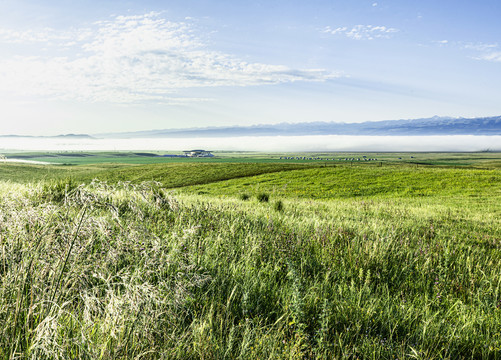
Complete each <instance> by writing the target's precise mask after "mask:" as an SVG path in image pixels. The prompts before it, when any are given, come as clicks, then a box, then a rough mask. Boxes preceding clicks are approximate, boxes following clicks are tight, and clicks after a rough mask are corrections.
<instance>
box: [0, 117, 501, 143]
mask: <svg viewBox="0 0 501 360" xmlns="http://www.w3.org/2000/svg"><path fill="white" fill-rule="evenodd" d="M302 135H366V136H371V135H372V136H388V135H390V136H391V135H394V136H397V135H398V136H411V135H412V136H418V135H422V136H424V135H501V116H493V117H479V118H468V119H467V118H452V117H438V116H434V117H432V118H425V119H414V120H387V121H367V122H362V123H340V122H302V123H280V124H274V125H264V124H263V125H253V126H225V127H205V128H187V129H164V130H149V131H135V132H120V133H118V132H117V133H103V134H93V135H92V136H91V135H87V134H66V135H57V136H42V138H80V139H85V138H87V139H90V138H101V139H102V138H108V139H109V138H111V139H129V138H193V137H234V136H302ZM0 137H20V136H19V135H6V136H0ZM24 137H26V136H24ZM29 137H33V136H29Z"/></svg>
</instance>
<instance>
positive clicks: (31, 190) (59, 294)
mask: <svg viewBox="0 0 501 360" xmlns="http://www.w3.org/2000/svg"><path fill="white" fill-rule="evenodd" d="M326 155H329V157H332V156H333V155H332V154H326ZM276 156H277V154H266V155H265V154H244V153H240V154H234V153H231V154H229V153H228V154H223V153H221V154H220V157H221V161H213V160H216V159H208V160H205V161H201V160H196V161H184V162H166V163H159V164H143V165H139V164H133V163H127V162H125V163H118V162H117V161H115V162H114V163H113V162H110V163H103V162H96V163H91V162H87V163H85V164H83V163H82V165H78V166H61V165H46V166H41V165H26V164H15V163H6V164H0V324H1V325H2V326H0V358H2V359H3V358H5V359H13V358H17V359H28V358H31V359H96V358H101V359H317V358H318V359H334V358H337V359H344V358H346V359H357V358H358V359H459V358H466V359H480V358H482V359H484V358H485V359H498V358H501V330H500V329H501V277H500V276H499V274H501V205H500V204H501V181H500V180H501V169H500V168H499V167H498V164H499V160H500V159H499V154H492V153H479V154H412V155H411V154H389V153H388V154H379V155H378V156H373V155H371V156H372V157H374V158H376V157H377V158H378V160H379V159H380V161H378V162H354V163H353V164H352V163H351V161H349V162H343V161H333V163H329V164H327V165H326V164H325V162H319V161H303V160H301V161H281V160H280V159H279V157H280V156H279V157H278V159H276ZM335 156H339V157H341V155H335ZM342 156H343V157H346V158H348V157H349V156H347V155H346V154H343V155H342ZM384 156H386V157H384ZM411 156H413V158H411ZM419 156H422V158H418V157H419ZM253 157H254V159H256V160H255V161H252V159H253ZM319 157H321V154H319ZM358 157H361V155H360V156H357V158H358ZM399 158H400V159H399ZM187 160H189V159H187ZM272 160H273V161H272ZM413 162H419V164H416V163H413ZM424 163H426V165H425V164H424ZM432 163H433V164H435V165H431V164H432Z"/></svg>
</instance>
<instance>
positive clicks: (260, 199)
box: [257, 193, 270, 202]
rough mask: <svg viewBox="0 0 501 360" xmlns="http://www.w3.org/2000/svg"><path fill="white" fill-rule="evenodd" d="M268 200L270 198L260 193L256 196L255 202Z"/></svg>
mask: <svg viewBox="0 0 501 360" xmlns="http://www.w3.org/2000/svg"><path fill="white" fill-rule="evenodd" d="M269 200H270V196H269V195H268V194H266V193H260V194H258V196H257V201H259V202H268V201H269Z"/></svg>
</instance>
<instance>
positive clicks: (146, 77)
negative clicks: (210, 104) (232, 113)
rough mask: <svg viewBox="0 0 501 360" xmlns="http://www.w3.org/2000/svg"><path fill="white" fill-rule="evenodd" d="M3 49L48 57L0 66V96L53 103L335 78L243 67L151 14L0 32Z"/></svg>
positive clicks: (154, 97) (168, 96)
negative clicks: (14, 47)
mask: <svg viewBox="0 0 501 360" xmlns="http://www.w3.org/2000/svg"><path fill="white" fill-rule="evenodd" d="M2 42H3V43H8V44H30V43H40V44H43V45H44V46H45V45H47V46H49V45H50V47H51V49H50V50H51V51H50V52H49V53H50V54H52V55H45V54H44V53H43V52H40V51H37V52H35V54H33V56H25V55H22V56H21V55H19V56H16V57H12V58H7V59H3V60H0V91H4V92H9V93H11V94H12V93H17V94H20V95H38V96H40V95H41V96H46V97H49V98H55V99H67V100H82V101H92V102H97V101H105V102H116V103H134V102H142V101H158V102H167V103H184V102H186V101H206V100H208V99H205V98H204V99H199V98H182V97H179V96H178V95H176V93H177V92H178V91H179V90H180V89H186V88H196V87H213V86H255V85H264V84H279V83H287V82H295V81H325V80H327V79H330V78H333V77H337V76H338V74H335V73H332V72H328V71H325V70H322V69H306V70H299V69H292V68H289V67H288V66H285V65H271V64H264V63H249V62H245V61H242V60H241V59H239V58H238V57H236V56H233V55H231V54H225V53H222V52H218V51H214V50H211V49H209V48H208V46H207V45H206V44H204V42H203V41H202V40H201V39H200V38H198V37H197V36H196V34H195V31H194V30H193V28H192V27H191V26H190V25H189V24H188V23H184V22H170V21H168V20H166V19H164V18H162V17H161V14H159V13H154V12H152V13H149V14H146V15H138V16H116V17H114V18H112V19H111V20H107V21H100V22H96V23H95V24H94V26H93V27H91V28H85V29H71V30H68V31H62V32H61V31H56V30H54V29H44V30H43V31H31V30H29V31H24V32H20V31H14V30H9V29H0V43H2ZM55 53H57V54H59V55H58V56H55V55H53V54H55ZM61 54H64V55H61Z"/></svg>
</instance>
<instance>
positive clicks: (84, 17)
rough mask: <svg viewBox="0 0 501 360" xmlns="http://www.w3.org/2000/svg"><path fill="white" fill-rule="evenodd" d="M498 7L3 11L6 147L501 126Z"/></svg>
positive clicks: (34, 4)
mask: <svg viewBox="0 0 501 360" xmlns="http://www.w3.org/2000/svg"><path fill="white" fill-rule="evenodd" d="M500 16H501V2H499V1H482V0H479V1H448V0H446V1H427V0H424V1H423V0H422V1H410V0H409V1H403V0H400V1H396V0H393V1H386V0H380V1H378V0H373V1H364V0H360V1H355V0H345V1H319V0H317V1H315V0H309V1H273V0H269V1H245V2H244V1H229V0H221V1H215V0H205V1H202V0H183V1H178V0H172V1H151V0H149V1H91V0H87V1H78V0H77V1H44V0H36V1H35V0H15V1H14V0H0V118H1V120H0V121H1V124H0V134H13V133H16V134H27V135H51V134H60V133H99V132H109V131H134V130H147V129H162V128H180V127H204V126H225V125H252V124H263V123H279V122H303V121H338V122H360V121H376V120H392V119H402V118H407V119H408V118H419V117H431V116H434V115H439V116H457V117H475V116H493V115H500V114H501V101H499V99H500V95H501V90H500V85H499V84H501V25H499V18H500Z"/></svg>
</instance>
